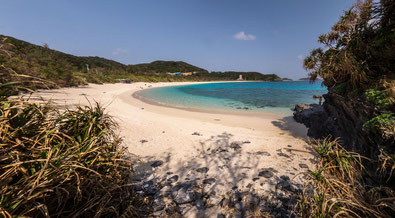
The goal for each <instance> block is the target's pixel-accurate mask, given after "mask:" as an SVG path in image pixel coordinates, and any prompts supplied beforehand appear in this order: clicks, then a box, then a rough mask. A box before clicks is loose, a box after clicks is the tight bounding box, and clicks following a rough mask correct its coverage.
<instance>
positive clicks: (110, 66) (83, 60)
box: [0, 35, 281, 86]
mask: <svg viewBox="0 0 395 218" xmlns="http://www.w3.org/2000/svg"><path fill="white" fill-rule="evenodd" d="M0 64H1V65H2V66H3V67H5V68H8V69H11V70H12V71H14V72H15V73H18V74H23V75H29V76H33V77H36V78H40V79H44V80H47V81H52V82H53V83H54V84H56V85H58V86H76V85H82V84H86V83H88V82H91V83H103V82H115V81H116V80H117V79H130V80H132V81H153V82H157V81H213V80H236V79H237V78H238V77H239V75H240V74H242V75H243V78H244V79H247V80H271V81H273V80H276V81H278V80H281V79H280V78H279V77H278V76H277V75H275V74H269V75H263V74H260V73H257V72H211V73H209V72H208V71H207V70H205V69H203V68H199V67H196V66H193V65H191V64H188V63H185V62H182V61H154V62H152V63H144V64H136V65H125V64H122V63H119V62H116V61H113V60H109V59H105V58H101V57H81V56H74V55H70V54H66V53H63V52H60V51H56V50H53V49H51V48H50V47H49V46H48V45H43V46H39V45H34V44H31V43H28V42H25V41H22V40H18V39H16V38H13V37H9V36H4V35H0ZM5 72H10V71H9V70H4V69H2V70H1V71H0V75H1V76H2V77H3V79H2V81H1V82H6V81H10V80H15V77H13V78H12V79H10V76H8V77H7V78H8V80H7V78H6V77H4V75H3V74H5ZM174 72H184V73H186V72H191V73H194V74H192V75H172V74H171V73H174ZM3 80H4V81H3Z"/></svg>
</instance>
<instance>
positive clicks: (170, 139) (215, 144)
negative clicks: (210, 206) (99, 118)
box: [38, 82, 313, 193]
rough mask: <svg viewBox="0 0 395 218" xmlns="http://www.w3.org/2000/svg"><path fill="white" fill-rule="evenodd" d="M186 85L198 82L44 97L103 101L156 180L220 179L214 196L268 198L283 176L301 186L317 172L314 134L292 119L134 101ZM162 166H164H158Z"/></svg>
mask: <svg viewBox="0 0 395 218" xmlns="http://www.w3.org/2000/svg"><path fill="white" fill-rule="evenodd" d="M180 84H191V83H142V82H140V83H132V84H104V85H95V84H90V85H89V86H86V87H80V88H62V89H58V90H44V91H40V92H39V93H38V94H39V95H40V96H42V97H43V98H44V99H47V100H49V99H51V100H52V101H53V102H55V103H56V104H59V105H60V106H67V107H72V105H78V104H82V105H84V104H88V101H87V99H89V101H91V102H93V101H98V102H100V103H101V104H102V105H104V106H105V107H106V110H107V112H108V113H109V114H110V115H112V116H114V118H115V120H116V121H117V122H118V123H119V126H120V135H121V136H122V137H123V139H124V145H125V146H127V147H128V149H129V151H130V152H131V153H132V154H134V155H136V156H138V157H139V158H141V160H142V161H143V164H142V165H141V167H143V170H144V172H148V173H149V174H150V177H152V178H153V177H157V178H162V179H163V178H164V179H166V176H167V177H171V176H174V175H177V176H178V177H176V178H173V179H176V180H177V181H184V180H192V179H196V178H197V179H200V180H204V179H210V178H214V180H211V181H215V182H211V183H214V184H213V185H212V186H211V187H210V189H211V190H215V191H216V192H217V193H225V192H226V191H229V190H231V189H232V188H235V186H237V188H239V189H243V188H246V187H248V188H249V187H256V188H259V190H261V192H266V191H270V190H273V188H274V187H273V185H274V184H275V183H274V182H273V180H275V179H276V178H278V177H280V176H282V175H285V176H289V177H290V178H291V180H293V181H295V182H299V181H300V177H301V175H300V173H301V172H305V171H306V170H307V167H310V166H312V163H311V162H312V160H311V159H312V158H313V155H312V154H311V151H310V149H309V146H308V145H307V143H306V142H305V140H306V139H307V138H306V132H307V130H306V128H305V127H304V126H303V125H301V124H298V123H296V122H295V121H293V119H292V117H280V116H275V115H268V114H254V115H250V116H246V115H243V114H229V113H223V114H221V113H207V112H199V111H188V110H181V109H177V108H171V107H164V106H159V105H154V104H149V103H146V102H143V101H141V100H139V99H137V98H134V97H132V94H133V93H134V92H136V91H138V90H141V89H146V88H151V87H161V86H171V85H180ZM158 160H160V161H163V163H161V162H155V163H156V164H157V165H160V166H158V167H152V166H151V165H152V163H154V161H158ZM306 165H307V166H306ZM154 166H155V165H154ZM141 167H140V168H139V169H141ZM205 167H207V168H205ZM262 168H269V169H270V168H272V169H271V170H272V171H271V172H273V175H264V173H261V175H259V173H260V172H261V171H262ZM197 169H200V170H198V171H196V170H197ZM142 172H143V171H142ZM202 172H203V173H202ZM249 184H251V185H249Z"/></svg>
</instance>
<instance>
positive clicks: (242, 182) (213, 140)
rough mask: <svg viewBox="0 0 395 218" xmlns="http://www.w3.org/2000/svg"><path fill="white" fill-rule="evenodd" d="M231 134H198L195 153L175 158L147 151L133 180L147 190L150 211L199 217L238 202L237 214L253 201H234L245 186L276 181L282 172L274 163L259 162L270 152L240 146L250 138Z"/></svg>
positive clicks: (245, 189)
mask: <svg viewBox="0 0 395 218" xmlns="http://www.w3.org/2000/svg"><path fill="white" fill-rule="evenodd" d="M232 138H233V135H232V134H230V133H227V132H224V133H222V134H220V135H217V136H211V137H210V138H209V139H205V140H201V141H200V144H199V145H198V146H197V147H196V148H195V149H196V152H194V154H196V155H194V156H192V157H191V158H190V159H188V160H173V159H172V157H171V155H170V153H165V154H163V155H162V156H161V157H158V156H156V157H152V156H151V157H145V158H144V163H143V162H141V163H139V164H137V165H136V166H137V167H135V169H136V175H135V177H134V180H135V181H137V182H138V183H139V184H140V186H141V188H140V189H141V190H140V191H141V192H142V193H145V194H147V193H148V195H151V197H152V199H151V201H152V202H153V208H154V211H159V212H163V211H166V214H167V215H168V214H171V213H175V214H182V215H183V216H195V217H202V216H205V214H206V215H207V213H208V211H209V210H210V209H211V210H213V208H216V209H215V210H217V209H218V208H221V209H224V208H232V211H233V210H234V208H237V211H238V212H240V214H241V215H243V214H244V212H245V208H244V207H247V206H248V208H249V209H251V208H252V207H253V206H251V205H246V204H243V205H242V206H237V205H238V204H240V202H241V199H246V198H247V197H246V196H247V195H249V194H251V193H249V191H248V190H249V189H253V188H254V187H256V186H262V184H264V183H267V184H269V185H272V186H275V185H276V184H277V182H278V181H279V180H280V177H279V176H277V175H276V174H277V173H278V172H277V171H276V170H275V169H273V168H262V169H259V168H258V165H259V163H261V162H262V161H265V157H267V156H270V154H269V153H267V152H256V153H251V152H243V146H245V145H246V144H248V143H250V142H249V141H234V140H233V139H232ZM261 172H264V173H262V175H261ZM261 189H262V187H261ZM230 193H233V194H234V193H241V194H238V195H235V196H236V197H231V198H230V200H229V201H228V202H225V203H224V200H223V199H224V198H223V197H224V196H230V195H231V194H230ZM250 198H251V197H250ZM232 199H233V200H232ZM257 202H259V200H257ZM255 206H257V205H255ZM169 210H172V211H169ZM216 213H218V211H216ZM157 215H164V214H157Z"/></svg>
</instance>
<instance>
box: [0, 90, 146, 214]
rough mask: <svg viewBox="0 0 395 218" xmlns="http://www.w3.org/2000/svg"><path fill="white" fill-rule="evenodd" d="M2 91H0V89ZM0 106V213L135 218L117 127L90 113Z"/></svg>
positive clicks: (135, 201) (17, 103)
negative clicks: (130, 217) (125, 217)
mask: <svg viewBox="0 0 395 218" xmlns="http://www.w3.org/2000/svg"><path fill="white" fill-rule="evenodd" d="M0 88H1V87H0ZM4 99H7V98H3V100H1V101H0V196H1V197H0V214H1V215H2V216H4V217H13V216H31V217H42V216H45V217H49V216H51V217H79V216H82V217H114V216H138V212H137V211H138V210H137V209H136V208H139V207H141V205H143V202H142V201H141V200H140V199H139V198H137V197H135V194H134V193H133V191H132V187H131V186H130V184H129V183H128V180H129V177H130V173H131V169H132V168H131V167H132V165H131V163H130V162H129V161H128V160H127V159H126V154H127V153H126V151H125V150H124V148H121V147H120V142H121V140H120V138H119V137H118V136H117V135H116V134H115V132H114V128H115V127H116V123H114V121H113V120H112V119H111V117H109V116H108V115H106V114H105V113H104V109H103V108H102V107H101V106H100V105H99V104H96V105H95V106H86V107H78V108H76V109H74V110H67V111H65V112H62V113H60V112H59V111H57V110H55V109H54V108H53V107H52V106H51V105H37V104H32V103H29V102H26V101H22V100H13V101H11V100H4Z"/></svg>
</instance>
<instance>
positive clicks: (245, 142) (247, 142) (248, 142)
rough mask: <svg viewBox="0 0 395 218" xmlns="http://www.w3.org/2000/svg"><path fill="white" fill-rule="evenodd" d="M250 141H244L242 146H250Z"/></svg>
mask: <svg viewBox="0 0 395 218" xmlns="http://www.w3.org/2000/svg"><path fill="white" fill-rule="evenodd" d="M250 143H251V142H250V141H244V142H243V144H250Z"/></svg>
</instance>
